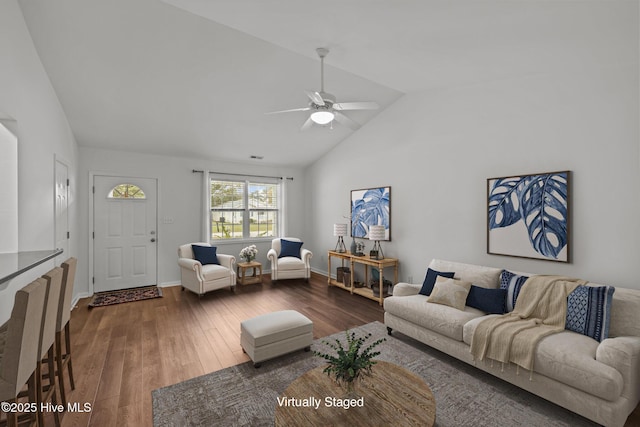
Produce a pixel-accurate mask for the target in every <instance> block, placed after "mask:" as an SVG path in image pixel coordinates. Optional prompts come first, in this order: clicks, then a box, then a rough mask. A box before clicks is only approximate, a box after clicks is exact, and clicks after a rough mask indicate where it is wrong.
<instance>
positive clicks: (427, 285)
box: [420, 268, 456, 296]
mask: <svg viewBox="0 0 640 427" xmlns="http://www.w3.org/2000/svg"><path fill="white" fill-rule="evenodd" d="M454 274H456V273H455V271H444V272H443V271H436V270H433V269H431V268H427V274H426V275H425V276H424V282H422V289H420V293H421V294H422V295H426V296H429V295H431V292H432V291H433V287H434V286H435V284H436V279H437V278H438V276H442V277H445V278H449V279H451V278H453V276H454Z"/></svg>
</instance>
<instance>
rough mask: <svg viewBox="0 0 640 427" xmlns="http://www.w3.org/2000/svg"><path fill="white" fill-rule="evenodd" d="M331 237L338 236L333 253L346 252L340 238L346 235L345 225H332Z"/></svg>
mask: <svg viewBox="0 0 640 427" xmlns="http://www.w3.org/2000/svg"><path fill="white" fill-rule="evenodd" d="M333 235H334V236H338V243H336V249H335V252H340V253H344V252H347V247H346V246H345V245H344V240H343V239H342V236H346V235H347V224H333Z"/></svg>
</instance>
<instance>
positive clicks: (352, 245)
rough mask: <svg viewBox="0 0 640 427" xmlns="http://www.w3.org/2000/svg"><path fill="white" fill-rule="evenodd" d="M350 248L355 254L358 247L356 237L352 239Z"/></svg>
mask: <svg viewBox="0 0 640 427" xmlns="http://www.w3.org/2000/svg"><path fill="white" fill-rule="evenodd" d="M349 250H350V251H351V253H352V254H353V255H355V253H356V252H357V250H358V248H357V246H356V239H351V247H350V248H349Z"/></svg>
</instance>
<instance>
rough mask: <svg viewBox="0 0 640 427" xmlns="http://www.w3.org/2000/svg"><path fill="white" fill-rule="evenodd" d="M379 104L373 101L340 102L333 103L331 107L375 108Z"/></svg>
mask: <svg viewBox="0 0 640 427" xmlns="http://www.w3.org/2000/svg"><path fill="white" fill-rule="evenodd" d="M378 108H380V106H379V105H378V104H377V103H375V102H340V103H337V104H333V109H334V110H338V111H344V110H377V109H378Z"/></svg>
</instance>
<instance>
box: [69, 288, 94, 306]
mask: <svg viewBox="0 0 640 427" xmlns="http://www.w3.org/2000/svg"><path fill="white" fill-rule="evenodd" d="M90 296H92V295H91V294H90V293H89V292H81V293H79V294H78V295H76V296H75V297H74V298H73V299H72V300H71V310H73V309H74V308H76V306H77V305H78V301H80V300H81V299H82V298H89V297H90Z"/></svg>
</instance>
